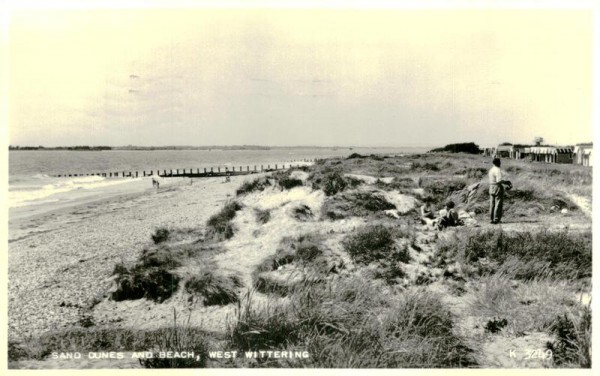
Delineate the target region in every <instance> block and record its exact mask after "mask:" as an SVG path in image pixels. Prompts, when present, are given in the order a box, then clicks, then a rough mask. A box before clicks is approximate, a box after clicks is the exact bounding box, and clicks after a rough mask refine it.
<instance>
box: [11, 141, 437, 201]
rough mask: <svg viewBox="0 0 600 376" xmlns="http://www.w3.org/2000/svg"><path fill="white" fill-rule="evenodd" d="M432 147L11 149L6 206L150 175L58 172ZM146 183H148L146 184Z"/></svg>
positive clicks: (123, 184) (122, 186)
mask: <svg viewBox="0 0 600 376" xmlns="http://www.w3.org/2000/svg"><path fill="white" fill-rule="evenodd" d="M427 150H428V148H418V147H398V148H272V149H268V150H220V149H211V150H103V151H68V150H18V151H10V152H9V172H8V173H9V186H8V190H9V191H8V206H9V208H18V207H25V206H35V205H43V204H48V203H53V202H54V203H56V202H60V201H64V200H71V199H73V197H74V196H76V195H84V194H88V195H90V194H98V193H101V192H103V191H106V192H112V193H115V192H118V191H126V190H127V187H128V186H129V185H132V184H137V185H140V181H141V180H144V179H146V180H147V179H149V178H143V177H138V178H122V177H119V178H114V177H101V176H77V177H56V175H63V176H64V175H65V174H66V175H69V174H71V175H75V174H77V175H82V174H83V175H85V174H96V173H107V175H108V173H110V172H119V175H120V174H121V173H122V172H123V171H125V172H130V171H131V172H133V174H134V175H135V171H138V172H139V174H140V175H142V172H143V171H146V173H149V172H150V171H151V170H153V171H156V170H157V169H158V170H167V171H168V170H171V169H172V170H175V169H180V170H181V169H192V168H193V169H200V170H201V171H202V170H203V169H204V168H207V169H209V168H211V167H212V168H214V170H215V171H216V170H217V168H219V167H220V168H221V169H224V168H225V167H228V168H231V167H235V168H236V169H238V168H239V167H240V166H242V167H243V169H246V166H250V169H253V168H254V166H255V165H257V166H259V167H258V168H259V169H260V165H264V166H265V168H266V166H267V165H271V166H274V165H275V164H279V165H282V164H284V163H285V164H289V163H292V162H294V161H303V160H306V159H310V160H314V159H316V158H327V157H346V156H349V155H350V154H352V153H359V154H363V155H369V154H396V155H398V154H412V153H422V152H425V151H427ZM144 186H145V185H144Z"/></svg>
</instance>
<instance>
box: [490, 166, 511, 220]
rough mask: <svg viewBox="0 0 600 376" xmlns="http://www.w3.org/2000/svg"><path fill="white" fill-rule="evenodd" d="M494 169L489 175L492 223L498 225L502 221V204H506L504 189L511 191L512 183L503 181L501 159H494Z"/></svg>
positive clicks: (491, 169)
mask: <svg viewBox="0 0 600 376" xmlns="http://www.w3.org/2000/svg"><path fill="white" fill-rule="evenodd" d="M492 164H493V166H492V168H490V171H489V173H488V177H489V180H490V189H489V193H490V223H492V224H498V223H501V220H502V204H503V203H504V189H505V187H506V189H511V188H512V183H511V182H510V181H507V180H502V175H503V172H502V170H500V164H501V163H500V158H494V160H493V161H492Z"/></svg>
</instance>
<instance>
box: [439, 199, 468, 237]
mask: <svg viewBox="0 0 600 376" xmlns="http://www.w3.org/2000/svg"><path fill="white" fill-rule="evenodd" d="M459 225H462V221H461V220H460V219H458V213H457V212H456V210H455V209H454V201H448V202H447V203H446V206H445V207H444V209H442V210H440V217H439V221H438V229H439V230H443V229H445V228H446V227H453V226H459Z"/></svg>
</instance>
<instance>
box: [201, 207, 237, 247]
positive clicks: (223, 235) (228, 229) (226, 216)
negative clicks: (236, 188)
mask: <svg viewBox="0 0 600 376" xmlns="http://www.w3.org/2000/svg"><path fill="white" fill-rule="evenodd" d="M241 208H242V206H241V205H240V204H239V203H238V202H237V201H231V202H229V203H227V204H226V205H225V206H224V207H223V209H221V211H220V212H219V213H217V214H215V215H213V216H212V217H210V218H209V219H208V221H207V222H206V225H207V227H208V231H207V237H208V238H211V239H213V240H215V241H221V240H227V239H231V238H232V237H233V233H234V229H233V225H232V224H231V220H232V219H233V218H234V217H235V213H236V212H237V211H238V210H240V209H241Z"/></svg>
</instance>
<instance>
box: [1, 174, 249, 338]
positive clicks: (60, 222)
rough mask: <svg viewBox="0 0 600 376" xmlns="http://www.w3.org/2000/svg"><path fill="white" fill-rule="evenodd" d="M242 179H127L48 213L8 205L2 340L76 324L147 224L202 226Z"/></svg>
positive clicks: (150, 227) (144, 239) (138, 245)
mask: <svg viewBox="0 0 600 376" xmlns="http://www.w3.org/2000/svg"><path fill="white" fill-rule="evenodd" d="M244 178H245V177H233V178H232V179H231V182H229V183H224V182H223V178H208V179H196V180H194V181H193V184H191V185H190V179H176V180H175V179H173V180H170V181H165V182H164V184H163V185H162V186H161V188H160V190H159V191H156V190H154V189H152V188H142V187H139V186H134V187H133V188H129V192H126V193H122V194H117V195H112V196H111V197H108V198H102V197H99V196H97V195H94V196H90V197H89V198H88V199H87V200H83V201H82V202H78V203H76V204H75V205H72V206H66V207H61V208H54V209H53V210H51V211H49V212H44V211H43V210H42V211H41V212H39V210H38V212H33V213H31V214H30V215H26V213H23V212H21V213H19V214H18V215H17V214H15V215H13V213H12V212H11V217H10V222H9V234H10V235H9V237H10V240H9V257H8V264H9V268H8V269H9V271H8V274H9V297H8V299H9V330H8V337H9V339H11V340H20V339H24V338H27V337H29V336H31V335H37V334H40V333H44V332H47V331H48V330H50V329H52V330H56V329H61V328H66V327H69V326H70V325H72V324H74V323H76V322H77V320H79V318H80V314H81V310H83V309H85V308H86V307H88V306H89V305H90V303H91V302H93V301H94V300H95V299H97V298H99V297H101V296H102V294H104V293H105V292H106V288H107V284H110V279H109V277H110V274H111V272H112V270H113V268H114V266H115V264H116V263H118V262H121V261H123V262H126V263H127V262H132V261H133V260H135V259H136V258H137V257H138V256H139V253H140V252H141V251H142V248H143V246H142V245H143V244H146V243H148V242H151V240H150V235H151V233H152V232H153V231H154V229H155V228H157V227H161V226H162V227H169V226H173V227H181V226H184V227H188V226H189V227H199V226H202V225H203V224H204V223H205V222H206V220H207V218H208V217H209V216H210V215H212V214H214V213H215V212H217V211H218V210H219V208H220V207H221V206H222V205H223V203H224V202H225V201H226V200H227V198H228V196H229V195H233V194H235V189H236V188H237V187H238V186H239V184H240V183H241V182H242V181H243V180H244ZM165 180H167V179H165ZM144 183H147V182H144ZM145 186H146V187H148V185H145ZM132 190H133V192H132ZM136 190H137V192H135V191H136ZM140 190H141V191H140Z"/></svg>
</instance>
